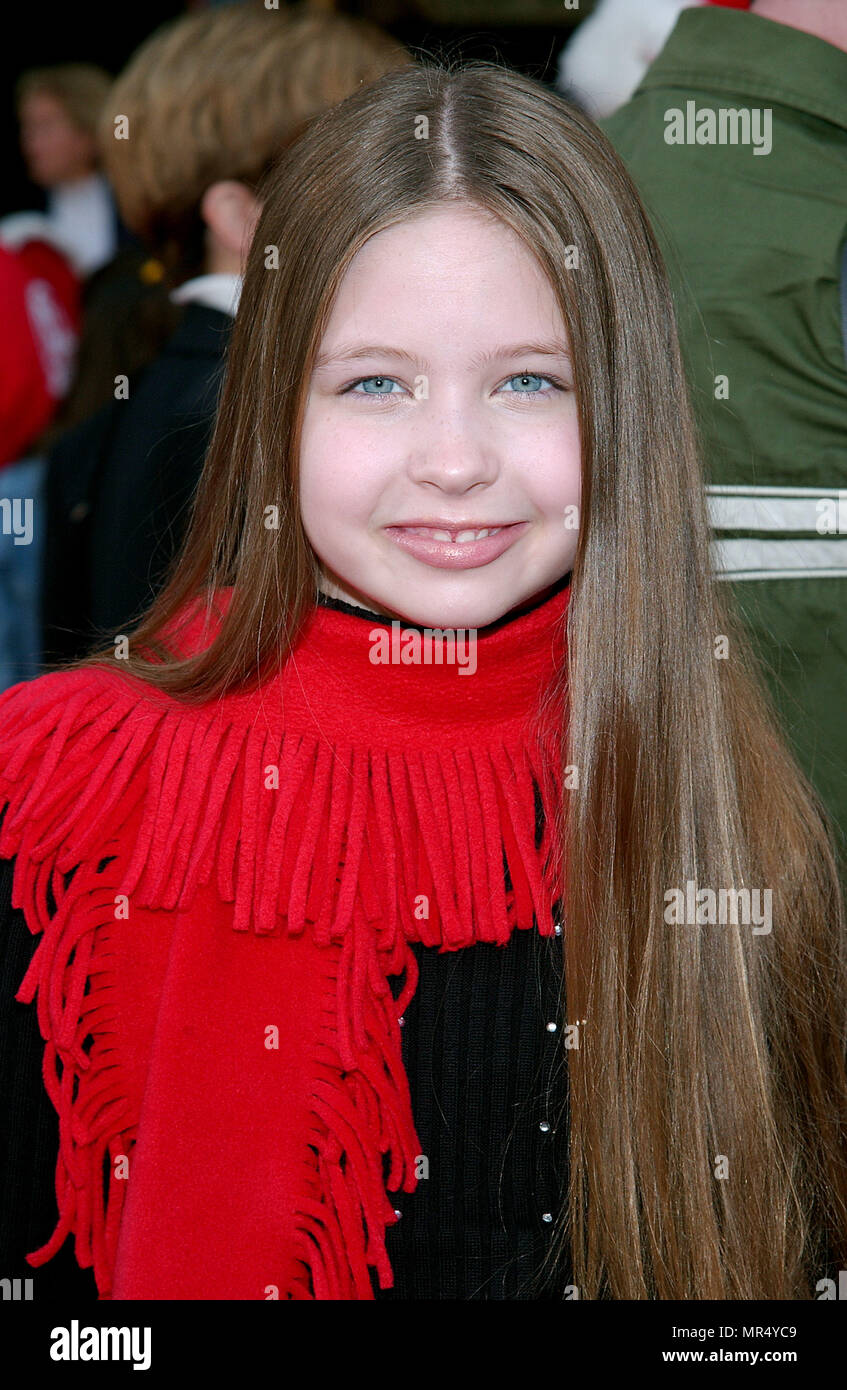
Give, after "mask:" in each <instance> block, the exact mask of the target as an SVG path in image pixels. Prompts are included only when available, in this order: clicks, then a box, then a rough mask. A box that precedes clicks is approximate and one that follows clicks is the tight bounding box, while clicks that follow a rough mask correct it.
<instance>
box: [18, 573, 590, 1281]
mask: <svg viewBox="0 0 847 1390" xmlns="http://www.w3.org/2000/svg"><path fill="white" fill-rule="evenodd" d="M569 594H570V590H569V588H565V589H562V590H560V591H559V592H558V593H556V594H554V595H553V596H552V597H551V598H547V599H546V600H545V601H544V602H542V603H540V604H538V605H537V606H536V607H535V608H532V609H530V610H529V611H528V612H526V613H523V614H521V615H520V616H519V617H517V618H514V619H512V620H511V621H510V622H508V623H506V624H504V625H503V626H502V627H500V628H498V629H495V630H494V631H484V632H483V633H482V634H481V635H479V637H478V639H477V640H476V642H475V645H474V650H473V665H474V670H473V672H471V669H470V660H469V658H470V649H469V647H464V646H463V645H462V642H459V643H458V644H457V645H456V646H455V647H454V648H452V651H453V657H454V659H453V660H452V661H451V659H450V650H451V649H450V647H449V644H448V645H447V646H446V647H445V646H444V645H442V647H441V657H442V661H443V664H437V663H438V660H439V657H438V653H437V644H436V646H432V645H431V646H430V649H429V660H428V658H427V648H426V646H425V642H424V640H423V638H422V637H421V635H420V632H419V630H417V629H405V628H404V629H401V625H400V624H397V625H396V627H392V625H391V623H389V622H388V620H386V621H385V622H380V623H379V624H378V625H376V626H374V625H372V624H371V623H370V622H369V621H367V620H365V619H363V618H362V617H361V616H358V615H356V616H353V615H351V614H348V613H344V612H339V611H336V610H334V609H331V608H327V607H323V606H318V607H316V608H314V609H313V610H312V612H311V614H310V616H309V618H308V620H307V622H306V624H305V626H304V628H303V630H302V632H301V635H300V638H299V640H298V643H297V646H296V648H295V651H294V653H293V654H292V656H291V657H290V658H289V660H288V661H287V662H286V663H285V665H284V667H283V669H282V671H281V672H280V673H279V674H278V675H277V676H275V677H274V678H273V679H271V680H268V681H266V682H265V683H264V684H263V685H262V686H261V687H259V688H258V689H256V690H253V691H252V692H249V691H248V692H243V693H240V694H238V693H233V694H229V695H227V696H225V697H224V698H222V699H221V700H218V701H211V702H208V703H206V704H203V705H188V704H185V703H183V702H178V701H177V700H176V699H174V698H172V697H169V696H165V695H162V694H160V693H158V692H156V691H154V690H153V689H152V688H151V687H149V686H147V685H146V684H142V683H141V682H140V681H137V680H130V679H129V678H128V677H127V676H126V675H124V674H122V673H121V672H120V670H119V663H118V662H115V668H114V669H101V668H87V669H83V670H73V671H69V672H53V673H51V674H48V675H45V676H42V677H41V678H40V679H38V680H36V681H34V682H31V683H29V684H20V685H17V686H14V687H12V688H11V689H10V690H8V691H6V692H4V693H3V694H2V695H0V807H2V806H6V805H7V809H6V811H5V816H4V819H3V823H2V829H0V857H4V858H10V857H12V856H16V860H17V863H16V871H15V890H14V898H13V903H14V905H15V906H19V907H22V908H23V910H24V913H25V915H26V917H27V920H28V922H29V924H30V926H31V928H32V930H33V931H34V932H39V933H41V941H40V944H39V948H38V950H37V951H36V954H35V956H34V958H33V961H32V965H31V967H30V969H29V971H28V972H27V975H26V978H25V980H24V981H23V982H22V984H21V987H20V990H19V991H18V995H17V997H18V998H19V999H20V1000H22V1001H23V1002H31V1001H33V1000H36V1001H37V1008H38V1017H39V1022H40V1025H41V1032H42V1036H43V1037H44V1039H45V1067H44V1076H45V1083H46V1085H47V1087H48V1090H49V1092H50V1095H51V1098H52V1099H53V1102H54V1104H55V1106H56V1109H57V1111H58V1114H59V1129H60V1152H59V1155H58V1160H57V1184H58V1189H57V1190H58V1193H59V1222H58V1225H57V1227H56V1231H55V1233H54V1236H53V1237H52V1239H51V1240H50V1242H49V1243H48V1244H47V1245H46V1246H45V1247H44V1248H43V1249H42V1250H40V1251H38V1252H34V1253H32V1254H31V1255H30V1256H29V1257H28V1258H29V1259H30V1263H31V1264H33V1265H38V1264H41V1263H43V1262H44V1261H45V1260H46V1259H49V1258H50V1257H51V1256H52V1255H53V1254H54V1253H55V1251H56V1250H57V1249H58V1248H59V1246H60V1245H61V1244H62V1243H63V1241H64V1239H65V1237H66V1236H67V1234H68V1233H69V1232H71V1231H73V1233H74V1235H75V1242H76V1243H75V1250H76V1256H77V1259H78V1261H79V1263H80V1265H81V1266H83V1267H87V1266H90V1265H92V1264H93V1267H94V1273H95V1277H96V1280H97V1285H98V1289H99V1291H100V1296H101V1298H108V1297H113V1298H119V1299H131V1298H143V1299H147V1298H169V1299H170V1298H176V1299H193V1298H197V1299H267V1298H274V1297H279V1298H297V1299H299V1298H306V1299H309V1298H316V1299H328V1298H341V1299H372V1298H373V1286H372V1283H371V1270H372V1269H373V1270H374V1271H375V1273H376V1276H377V1278H378V1279H379V1282H380V1286H381V1287H382V1288H386V1287H390V1285H391V1283H392V1274H391V1268H390V1264H389V1261H388V1258H387V1255H386V1250H385V1243H384V1234H385V1228H386V1225H387V1224H389V1223H392V1224H393V1222H394V1220H395V1219H396V1218H395V1215H394V1208H393V1203H392V1201H391V1199H390V1197H389V1195H388V1194H389V1192H390V1191H397V1190H399V1189H401V1188H402V1189H403V1190H404V1191H406V1192H411V1191H413V1190H414V1188H415V1159H416V1157H417V1156H418V1153H419V1148H420V1145H419V1141H418V1137H417V1134H416V1131H415V1126H414V1117H413V1115H412V1113H411V1104H410V1099H409V1088H408V1083H407V1081H406V1076H405V1072H404V1069H403V1064H402V1051H401V1046H400V1027H399V1023H398V1019H399V1017H400V1016H401V1015H402V1013H403V1010H404V1008H405V1005H406V1003H407V1002H408V1000H409V999H410V998H411V996H412V994H413V992H414V990H415V987H416V983H417V968H416V961H415V956H414V954H413V952H412V950H411V949H410V945H409V943H410V942H411V941H423V942H425V943H427V944H435V945H441V947H442V949H446V950H456V949H459V948H461V947H462V946H465V945H469V944H471V943H472V942H473V941H477V940H479V941H483V940H484V941H492V942H500V943H506V942H507V941H508V940H509V937H510V934H511V932H512V931H513V930H514V929H515V928H516V927H517V928H521V929H530V928H532V927H533V926H534V923H535V922H537V923H538V924H539V930H540V931H542V932H543V933H544V934H549V933H550V932H551V931H552V915H553V912H552V909H553V904H554V903H555V902H556V901H557V900H558V899H559V898H561V896H562V884H561V881H560V876H559V873H558V870H557V868H556V864H557V862H558V861H557V856H556V854H555V852H554V844H553V840H552V834H553V831H552V826H553V824H554V808H555V804H556V800H557V795H558V785H559V781H558V773H557V768H558V766H559V761H558V760H559V739H560V736H561V733H562V723H563V718H564V710H563V704H562V696H561V693H560V690H561V687H560V685H559V684H558V683H557V682H556V680H555V679H554V678H555V677H556V676H557V673H558V672H560V671H561V669H562V667H563V663H564V653H565V645H564V624H565V618H566V612H567V603H568V598H569ZM198 631H199V625H198V624H197V623H195V625H194V627H193V628H192V629H191V632H190V633H189V636H188V637H187V639H186V643H185V647H186V650H189V649H192V648H196V646H197V645H198V644H199V641H200V639H199V637H198ZM416 633H418V634H419V635H418V636H417V637H416V636H415V634H416ZM459 636H460V638H461V636H462V634H459ZM208 640H209V639H208V636H207V637H206V638H204V639H203V641H204V643H205V642H206V641H208ZM416 643H417V645H416ZM382 658H384V659H382ZM463 668H464V669H463ZM545 695H547V696H549V697H550V698H549V699H548V700H547V701H546V702H544V701H543V697H544V696H545ZM536 787H537V788H538V791H539V793H540V795H541V800H542V805H543V809H544V831H543V835H542V839H541V843H540V844H539V845H538V847H537V848H536V846H535V788H536ZM504 856H505V859H506V862H507V865H508V873H509V879H508V883H509V884H510V885H511V886H510V887H507V883H506V881H505V879H504V865H503V860H504ZM72 869H73V870H75V872H74V873H73V875H72V877H70V878H69V879H68V880H67V881H66V876H67V875H68V874H69V871H70V870H72ZM51 896H52V899H53V902H51ZM54 904H55V908H56V911H55V913H54V912H53V906H54ZM404 970H405V972H406V976H405V981H404V982H403V988H402V990H401V991H400V994H399V998H397V999H396V1000H395V999H394V998H393V995H392V991H391V988H390V983H389V977H393V976H399V975H400V974H401V972H402V971H404ZM384 1157H387V1159H388V1163H389V1172H388V1176H387V1179H386V1180H385V1181H384V1179H383V1158H384ZM104 1175H106V1176H107V1177H108V1184H107V1187H108V1200H107V1202H106V1203H105V1204H104V1200H103V1186H104V1184H103V1178H104Z"/></svg>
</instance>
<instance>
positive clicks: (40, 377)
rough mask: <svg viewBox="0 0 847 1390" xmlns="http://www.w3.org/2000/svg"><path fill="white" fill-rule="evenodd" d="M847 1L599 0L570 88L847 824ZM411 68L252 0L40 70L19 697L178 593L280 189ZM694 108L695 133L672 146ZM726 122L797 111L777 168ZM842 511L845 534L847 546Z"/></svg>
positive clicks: (755, 613)
mask: <svg viewBox="0 0 847 1390" xmlns="http://www.w3.org/2000/svg"><path fill="white" fill-rule="evenodd" d="M845 10H847V7H845V6H844V5H843V4H842V3H840V0H752V3H751V0H723V3H701V2H700V0H600V3H599V4H598V5H597V6H596V7H595V8H594V10H593V12H592V13H591V15H590V17H589V18H587V19H586V20H584V21H583V22H582V23H581V24H579V25H578V27H577V28H576V29H575V31H574V33H573V36H572V37H571V38H570V39H569V41H568V42H567V44H566V46H565V48H564V50H563V52H562V55H561V59H560V62H559V66H558V77H557V85H558V87H559V89H560V91H561V92H562V94H563V95H564V96H565V97H566V98H568V99H569V100H571V101H573V102H575V103H576V104H578V105H580V106H582V107H583V108H584V109H585V110H587V111H588V112H589V113H590V114H591V115H592V116H593V117H594V118H595V119H597V120H599V121H600V122H601V124H602V125H603V126H604V129H605V131H606V133H607V135H608V137H609V139H610V140H611V141H612V143H613V144H614V145H615V147H616V148H617V150H618V153H619V154H620V155H621V157H622V158H623V159H624V161H625V162H626V164H627V166H628V168H629V170H630V173H631V174H632V176H633V178H634V180H635V182H636V185H637V186H638V188H639V191H640V193H641V195H642V198H643V201H644V204H645V207H646V209H647V211H648V213H649V216H650V219H651V222H652V223H653V225H654V228H655V230H656V232H657V235H658V237H659V240H660V243H661V245H662V249H663V252H664V254H665V258H666V262H667V266H668V271H669V275H670V278H671V282H672V290H673V293H674V297H675V302H676V308H677V316H678V320H679V324H680V333H681V338H682V346H683V351H684V355H685V359H686V365H687V368H688V372H689V381H690V389H691V394H692V399H693V401H694V405H695V409H696V412H697V417H698V423H699V427H700V430H701V435H702V445H703V459H704V465H705V468H706V471H707V476H708V483H709V494H710V505H711V506H712V515H713V521H714V526H715V537H716V540H715V547H714V554H715V571H716V574H717V575H718V576H719V577H721V578H723V579H725V580H726V581H728V582H731V583H733V584H734V585H735V587H736V590H737V593H738V596H739V602H740V604H741V606H742V608H743V610H744V613H745V617H746V619H747V621H748V622H749V625H750V627H751V629H752V631H753V632H754V634H755V636H756V639H757V642H758V646H759V650H760V653H761V655H762V658H763V661H764V663H765V666H766V668H767V671H768V674H769V677H770V679H771V681H772V689H773V692H774V697H775V699H776V702H777V704H778V706H779V709H780V712H781V716H782V719H783V721H784V724H785V726H786V731H787V733H788V734H789V737H790V738H791V740H792V742H793V743H794V746H795V748H796V749H797V750H798V752H799V753H800V755H801V758H802V761H803V762H804V764H805V767H806V770H807V771H808V773H809V775H810V776H811V778H812V780H813V782H814V783H815V784H816V785H817V787H818V789H819V791H820V792H821V794H822V795H823V796H824V798H825V800H826V801H827V804H828V806H829V808H830V810H831V812H832V814H833V817H834V819H835V820H836V821H837V822H838V823H839V824H840V826H841V829H842V831H844V830H847V732H845V730H847V721H845V720H844V718H843V714H842V709H843V702H844V685H845V673H847V623H845V621H844V612H845V599H847V452H845V443H844V440H845V424H847V362H846V361H845V351H846V350H847V289H845V285H847V270H845V235H847V177H845V175H847V13H845ZM412 61H413V56H412V54H411V53H409V52H408V51H407V50H406V49H405V48H404V47H403V46H402V45H401V44H400V43H399V42H397V41H396V40H395V39H394V38H392V37H391V36H389V35H388V34H386V33H384V32H383V31H381V30H380V29H378V28H377V27H375V26H374V25H372V24H370V23H367V22H365V21H364V20H360V19H355V18H352V17H348V16H344V15H341V14H337V13H334V12H333V11H331V10H326V9H323V8H321V9H312V8H311V7H310V6H309V5H308V4H298V5H295V6H293V7H292V8H289V9H284V8H282V9H279V10H267V9H265V8H264V6H262V5H259V4H256V3H243V4H237V5H232V6H225V7H214V8H212V9H209V10H204V11H200V12H196V13H192V14H190V15H188V16H186V17H184V18H180V19H177V20H174V21H172V22H170V23H169V24H167V25H165V26H164V27H163V28H161V29H160V30H158V31H157V32H156V33H154V34H153V35H152V37H151V38H149V39H148V40H147V41H146V42H145V43H144V44H143V45H142V46H141V48H140V49H139V50H138V51H137V52H136V53H135V55H134V56H133V57H132V59H131V60H130V62H129V64H128V66H127V67H126V69H125V71H124V72H122V73H121V74H120V75H119V76H118V77H117V78H113V77H111V76H110V75H109V74H107V73H105V72H103V71H101V70H100V69H98V68H96V67H94V66H90V65H87V64H79V63H76V64H68V65H63V66H57V67H50V68H47V67H45V68H38V69H32V70H29V71H27V72H25V73H23V74H22V76H21V77H20V79H19V81H18V84H17V89H16V93H15V99H16V108H17V114H18V120H19V128H20V142H21V150H22V153H23V157H24V159H25V162H26V165H27V169H28V172H29V175H30V178H31V179H32V181H33V182H34V183H35V184H37V185H38V186H39V187H40V188H41V189H42V190H43V191H44V207H43V209H38V210H33V211H22V212H18V213H15V214H14V215H11V216H7V217H5V218H4V219H2V220H0V306H2V325H3V333H2V337H0V354H2V363H0V469H2V483H0V494H2V496H1V497H0V512H2V519H3V525H2V532H0V689H2V688H5V687H7V686H9V685H11V684H14V683H15V682H17V681H20V680H24V679H28V678H31V677H33V676H35V675H38V674H39V673H40V672H41V671H42V670H44V669H45V667H49V666H50V665H51V664H55V663H57V662H59V661H63V660H67V659H73V658H75V657H78V656H81V655H82V654H84V653H85V652H86V651H87V650H88V649H89V647H90V646H91V645H92V643H93V642H94V641H95V640H100V639H102V638H103V637H104V636H108V637H115V636H117V635H118V634H120V633H121V632H123V631H125V630H126V628H127V627H128V626H129V625H130V624H131V623H132V621H133V619H135V618H137V617H138V616H139V615H140V614H141V613H142V612H143V611H144V610H145V609H146V608H147V607H148V606H149V603H150V601H151V599H152V597H153V596H154V594H155V593H156V591H157V590H158V588H159V587H160V585H161V584H162V583H163V581H164V578H165V576H166V574H167V571H168V567H169V565H170V564H171V562H172V561H173V558H174V556H175V554H176V552H177V550H178V548H179V545H180V542H181V540H182V538H183V535H184V533H185V529H186V525H187V521H188V516H189V512H190V506H191V501H192V497H193V494H194V490H195V487H196V484H197V480H198V477H199V474H200V470H201V468H202V464H203V459H204V455H205V452H206V449H207V446H208V443H209V439H210V436H211V429H212V423H213V419H214V412H215V405H216V400H217V393H218V389H219V386H220V381H221V373H222V367H223V363H224V359H225V354H226V348H227V338H228V332H229V328H230V326H231V323H232V321H233V316H234V314H235V312H236V310H237V305H238V297H239V287H240V276H241V271H242V267H243V264H244V260H245V257H246V254H247V250H248V248H249V243H250V238H251V235H252V232H253V230H254V228H255V226H256V223H257V220H258V217H259V215H260V212H261V206H262V182H263V179H264V177H265V175H266V174H267V173H268V171H269V170H270V168H271V167H272V165H273V163H274V161H275V160H276V158H277V157H278V156H279V155H280V154H281V152H282V151H284V150H285V148H286V147H287V146H288V145H289V144H290V143H291V142H292V141H293V140H295V139H296V138H297V136H298V134H299V133H300V132H301V131H302V130H303V129H304V127H305V125H306V124H307V123H308V122H310V121H311V120H313V119H315V118H316V117H318V116H319V115H320V113H321V112H322V111H324V110H325V109H327V108H328V107H329V106H331V105H333V104H334V103H336V102H338V101H341V100H342V99H343V98H344V97H345V96H347V95H348V94H349V93H351V92H353V91H355V90H356V89H357V88H358V87H359V86H360V85H361V84H362V83H366V82H370V81H373V80H375V79H376V78H378V77H379V76H380V75H381V74H382V73H383V72H386V71H388V70H389V69H392V68H394V67H397V66H401V65H405V64H408V63H410V62H412ZM676 110H679V111H680V112H681V119H683V121H685V120H688V122H689V123H688V126H687V127H686V129H687V130H688V131H689V132H690V134H691V138H683V139H681V140H670V139H668V124H667V123H668V113H669V112H673V111H676ZM722 111H735V112H743V111H767V112H770V113H771V117H772V120H773V133H772V146H771V148H770V150H769V151H768V152H767V158H766V159H765V158H762V159H759V158H756V157H755V151H754V150H753V149H751V148H750V146H749V142H748V144H747V146H746V147H745V142H744V139H743V129H744V127H743V122H741V123H740V124H737V128H736V134H737V133H738V130H740V131H741V132H742V134H741V136H740V137H739V138H738V139H736V140H734V141H732V142H731V143H728V144H727V143H724V144H723V145H722V146H721V147H720V148H716V147H715V142H714V141H713V140H710V138H709V136H708V131H709V129H710V128H711V127H710V125H709V121H708V120H707V119H706V118H705V117H704V115H703V113H706V116H708V114H709V113H713V116H714V119H715V120H717V119H718V117H719V116H720V113H721V112H722ZM771 117H769V119H770V118H771ZM740 119H741V118H740V117H739V118H738V120H739V121H740ZM715 128H717V127H715ZM281 254H283V255H284V248H281ZM833 498H834V499H835V501H836V504H837V502H838V500H839V499H843V502H844V505H843V507H842V508H841V512H840V513H839V512H838V509H837V505H836V513H835V515H836V517H838V515H839V514H840V515H841V517H842V520H843V525H842V526H841V527H839V526H838V524H837V521H836V524H834V525H830V526H829V527H828V528H827V526H826V525H822V524H821V518H822V517H823V516H824V515H825V513H826V507H825V504H826V502H827V500H828V499H833ZM751 581H755V582H751Z"/></svg>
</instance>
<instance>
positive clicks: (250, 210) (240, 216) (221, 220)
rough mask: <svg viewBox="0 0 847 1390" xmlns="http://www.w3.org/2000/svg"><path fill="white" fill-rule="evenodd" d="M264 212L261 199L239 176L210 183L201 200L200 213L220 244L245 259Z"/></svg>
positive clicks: (232, 253)
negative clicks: (257, 224) (240, 180)
mask: <svg viewBox="0 0 847 1390" xmlns="http://www.w3.org/2000/svg"><path fill="white" fill-rule="evenodd" d="M261 212H262V204H261V203H260V202H259V199H258V198H257V197H256V195H255V194H254V193H253V192H252V191H251V190H250V189H249V188H248V187H247V185H246V184H243V183H239V182H238V180H237V179H221V180H220V182H219V183H213V184H211V185H210V186H209V188H207V189H206V192H205V193H204V194H203V197H202V199H201V200H200V215H201V216H202V218H203V221H204V222H205V223H206V226H207V227H208V228H209V231H210V232H211V234H212V236H213V237H214V238H215V240H216V241H217V243H218V245H219V246H221V247H222V248H223V249H224V250H225V251H228V252H229V253H230V254H231V255H234V256H240V257H242V258H243V257H245V256H246V254H247V251H248V249H249V246H250V242H251V240H252V237H253V232H254V231H255V229H256V223H257V222H258V220H259V217H260V215H261Z"/></svg>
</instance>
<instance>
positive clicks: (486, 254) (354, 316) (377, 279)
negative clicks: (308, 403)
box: [325, 203, 561, 342]
mask: <svg viewBox="0 0 847 1390" xmlns="http://www.w3.org/2000/svg"><path fill="white" fill-rule="evenodd" d="M516 316H517V318H519V319H520V320H522V321H527V322H529V321H533V322H536V323H537V322H538V320H539V319H542V320H544V321H545V323H546V324H547V326H557V327H561V315H560V311H559V307H558V302H557V300H556V296H555V293H554V291H553V287H552V285H551V284H550V281H549V280H548V278H547V276H546V275H545V274H544V272H543V270H542V268H541V266H540V265H539V263H538V261H537V260H536V258H535V256H534V255H533V254H532V253H531V251H530V250H529V248H528V247H527V246H526V244H525V243H524V242H523V241H522V239H521V238H520V237H519V236H518V235H517V233H516V232H514V231H513V230H512V228H511V227H509V226H507V225H506V224H505V223H504V222H502V221H501V220H500V219H499V218H496V217H494V216H493V215H492V214H491V213H488V212H487V211H485V210H483V209H481V208H477V207H475V206H473V205H468V204H465V203H455V204H452V203H446V204H441V205H439V206H438V207H436V208H432V209H427V210H426V211H424V212H421V213H418V214H416V215H415V216H414V217H411V218H408V219H406V220H405V221H403V222H399V223H396V224H395V225H393V226H391V227H387V228H385V229H384V230H383V231H380V232H377V233H375V234H374V235H373V236H372V237H370V238H369V240H368V241H367V242H366V243H365V245H364V246H363V247H361V249H360V250H359V251H358V252H357V254H356V255H355V256H354V258H353V260H352V261H351V263H350V265H349V267H348V269H347V272H346V274H345V276H344V278H343V280H342V282H341V285H340V287H339V291H338V294H337V296H336V299H335V303H334V305H333V309H332V312H331V314H330V318H329V321H328V324H327V330H326V334H325V342H329V341H331V339H332V338H333V337H334V336H335V335H337V334H338V333H340V332H341V331H342V328H343V331H344V332H345V334H347V333H349V331H350V327H351V323H353V324H354V325H360V326H361V327H362V329H364V328H365V327H368V328H376V327H379V328H380V329H381V330H382V331H383V334H384V332H385V331H386V330H387V329H388V328H391V329H394V330H401V329H404V328H405V329H406V330H407V331H408V329H410V328H411V327H412V326H413V324H414V325H417V326H420V327H424V326H425V325H427V324H430V325H432V326H435V325H436V324H437V325H441V328H440V331H443V325H444V323H445V320H449V321H451V322H464V323H465V325H466V326H467V325H468V324H469V323H470V322H471V321H473V322H475V323H477V324H479V325H480V327H481V328H483V327H484V326H485V325H486V324H488V325H492V326H493V325H495V324H496V325H497V326H498V328H499V327H501V326H502V324H503V321H504V319H507V320H509V321H510V323H511V327H512V328H517V327H518V324H517V323H515V318H516Z"/></svg>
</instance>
